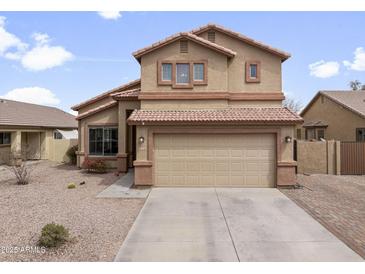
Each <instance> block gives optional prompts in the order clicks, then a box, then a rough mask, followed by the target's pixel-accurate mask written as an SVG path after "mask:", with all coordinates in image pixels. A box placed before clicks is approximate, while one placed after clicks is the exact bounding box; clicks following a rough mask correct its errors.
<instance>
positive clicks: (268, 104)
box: [228, 101, 282, 107]
mask: <svg viewBox="0 0 365 274" xmlns="http://www.w3.org/2000/svg"><path fill="white" fill-rule="evenodd" d="M228 106H230V107H281V106H282V102H281V101H228Z"/></svg>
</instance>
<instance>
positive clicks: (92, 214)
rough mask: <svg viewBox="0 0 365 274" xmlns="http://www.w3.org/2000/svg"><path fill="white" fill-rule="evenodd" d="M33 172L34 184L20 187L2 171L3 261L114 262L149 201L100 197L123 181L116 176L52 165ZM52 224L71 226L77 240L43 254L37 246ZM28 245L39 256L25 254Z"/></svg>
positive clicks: (0, 236) (42, 165)
mask: <svg viewBox="0 0 365 274" xmlns="http://www.w3.org/2000/svg"><path fill="white" fill-rule="evenodd" d="M31 168H32V169H33V171H32V177H31V182H30V184H28V185H17V184H16V182H15V179H14V178H13V176H12V175H11V173H10V172H9V171H8V170H7V169H5V168H4V167H0V220H1V221H0V261H11V262H13V261H113V259H114V257H115V255H116V254H117V252H118V250H119V248H120V246H121V245H122V243H123V240H124V238H125V237H126V235H127V233H128V231H129V229H130V227H131V226H132V224H133V222H134V220H135V218H136V216H137V215H138V213H139V211H140V209H141V208H142V206H143V204H144V199H120V198H117V199H110V198H109V199H106V198H96V195H97V194H98V193H99V192H101V191H102V190H104V189H105V188H106V187H108V186H109V185H111V184H112V183H113V182H115V181H116V180H117V179H118V177H117V176H116V175H115V174H114V173H106V174H88V173H85V172H84V171H82V170H79V169H78V168H76V167H73V166H69V165H63V164H56V163H52V162H49V161H40V162H34V163H32V164H31ZM82 182H85V183H84V184H81V185H80V183H82ZM69 183H75V185H76V188H74V189H68V188H67V186H68V184H69ZM51 222H55V223H58V224H62V225H64V226H65V227H66V228H68V229H69V231H70V235H71V237H72V239H71V241H70V242H68V243H66V244H65V245H64V246H62V247H60V248H58V249H48V250H46V251H45V252H44V253H43V252H42V250H39V249H38V250H36V249H34V248H35V246H36V244H37V241H38V238H39V235H40V232H41V229H42V227H43V226H44V225H45V224H47V223H51ZM16 247H17V248H18V252H15V250H16ZM27 247H28V249H29V248H33V251H36V252H29V250H28V251H26V250H21V251H20V252H19V250H20V249H21V248H27Z"/></svg>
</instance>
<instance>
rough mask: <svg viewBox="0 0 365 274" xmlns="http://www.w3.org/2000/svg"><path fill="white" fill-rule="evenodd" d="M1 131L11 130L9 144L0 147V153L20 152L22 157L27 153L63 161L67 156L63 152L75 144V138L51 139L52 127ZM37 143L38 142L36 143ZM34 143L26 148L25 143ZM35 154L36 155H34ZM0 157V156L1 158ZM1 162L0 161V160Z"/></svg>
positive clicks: (8, 129)
mask: <svg viewBox="0 0 365 274" xmlns="http://www.w3.org/2000/svg"><path fill="white" fill-rule="evenodd" d="M0 131H1V132H3V131H4V132H11V145H10V146H5V147H0V153H1V154H3V153H7V154H8V155H10V152H12V151H13V152H15V153H20V154H21V155H22V156H23V158H24V159H25V158H26V155H27V154H29V153H31V154H32V155H30V156H29V155H28V157H30V158H34V159H42V160H50V161H55V162H63V161H64V160H65V159H66V160H67V157H66V156H65V153H66V151H67V149H68V147H70V146H71V145H74V144H77V140H76V139H74V140H55V139H53V132H54V129H44V128H19V127H12V128H4V127H2V128H0ZM38 143H39V144H38ZM32 144H35V145H36V146H32V147H31V148H29V150H27V145H28V147H29V145H32ZM34 156H36V157H34ZM1 158H2V157H0V159H1ZM0 162H1V161H0Z"/></svg>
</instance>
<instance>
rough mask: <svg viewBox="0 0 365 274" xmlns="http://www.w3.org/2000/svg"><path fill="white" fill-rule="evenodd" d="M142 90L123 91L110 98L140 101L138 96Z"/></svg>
mask: <svg viewBox="0 0 365 274" xmlns="http://www.w3.org/2000/svg"><path fill="white" fill-rule="evenodd" d="M140 91H141V89H140V88H135V89H130V90H126V91H121V92H117V93H113V94H111V95H110V96H111V97H113V99H114V100H121V99H123V100H128V99H133V100H135V99H138V95H139V93H140Z"/></svg>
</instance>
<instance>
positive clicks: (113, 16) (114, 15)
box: [98, 11, 122, 20]
mask: <svg viewBox="0 0 365 274" xmlns="http://www.w3.org/2000/svg"><path fill="white" fill-rule="evenodd" d="M98 14H99V15H100V16H101V17H103V18H104V19H107V20H117V19H118V18H120V17H122V14H121V12H119V11H99V12H98Z"/></svg>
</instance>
